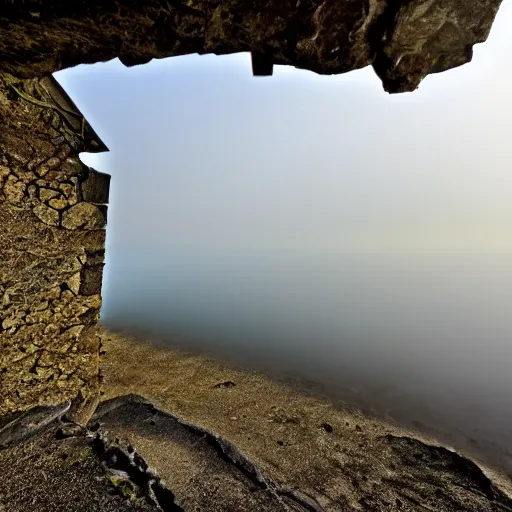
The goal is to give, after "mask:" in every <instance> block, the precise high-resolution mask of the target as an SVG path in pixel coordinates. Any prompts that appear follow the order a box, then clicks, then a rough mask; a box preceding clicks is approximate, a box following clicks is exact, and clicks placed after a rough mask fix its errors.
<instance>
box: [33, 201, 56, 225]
mask: <svg viewBox="0 0 512 512" xmlns="http://www.w3.org/2000/svg"><path fill="white" fill-rule="evenodd" d="M32 211H33V212H34V215H35V216H36V217H37V218H38V219H39V220H40V221H41V222H44V223H45V224H48V225H49V226H58V225H59V212H58V211H56V210H54V209H53V208H49V207H48V206H46V205H44V204H38V205H37V206H36V207H35V208H34V209H33V210H32Z"/></svg>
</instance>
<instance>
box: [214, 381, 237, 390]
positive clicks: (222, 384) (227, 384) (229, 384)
mask: <svg viewBox="0 0 512 512" xmlns="http://www.w3.org/2000/svg"><path fill="white" fill-rule="evenodd" d="M235 386H236V384H235V383H234V382H233V381H231V380H227V381H225V382H219V383H218V384H215V386H213V387H214V388H216V389H219V388H234V387H235Z"/></svg>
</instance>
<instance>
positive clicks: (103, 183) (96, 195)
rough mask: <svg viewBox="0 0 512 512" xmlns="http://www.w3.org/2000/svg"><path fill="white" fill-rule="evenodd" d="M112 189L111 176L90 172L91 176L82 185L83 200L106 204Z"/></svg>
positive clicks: (91, 170)
mask: <svg viewBox="0 0 512 512" xmlns="http://www.w3.org/2000/svg"><path fill="white" fill-rule="evenodd" d="M109 188H110V175H108V174H104V173H102V172H98V171H95V170H94V169H90V170H89V176H88V177H87V179H86V180H85V181H84V182H83V183H82V199H83V200H84V201H86V202H88V203H95V204H106V203H108V195H109Z"/></svg>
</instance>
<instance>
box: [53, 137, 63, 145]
mask: <svg viewBox="0 0 512 512" xmlns="http://www.w3.org/2000/svg"><path fill="white" fill-rule="evenodd" d="M64 140H65V139H64V137H63V136H62V135H61V136H60V137H55V138H53V139H52V144H53V145H54V146H60V145H61V144H62V143H63V142H64Z"/></svg>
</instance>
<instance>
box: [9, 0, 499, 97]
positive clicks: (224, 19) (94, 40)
mask: <svg viewBox="0 0 512 512" xmlns="http://www.w3.org/2000/svg"><path fill="white" fill-rule="evenodd" d="M500 3H501V0H183V1H181V2H180V1H178V0H144V1H142V0H75V1H70V0H0V72H7V73H10V74H12V75H15V76H17V77H19V78H31V77H40V76H43V75H48V74H50V73H53V72H55V71H58V70H60V69H63V68H67V67H70V66H75V65H77V64H83V63H93V62H99V61H106V60H109V59H112V58H115V57H119V59H120V60H121V61H122V62H123V63H124V64H125V65H127V66H132V65H136V64H142V63H146V62H148V61H150V60H151V59H153V58H163V57H169V56H173V55H184V54H189V53H199V54H206V53H214V54H219V55H220V54H228V53H235V52H251V54H252V62H253V72H254V74H255V75H271V74H272V66H273V65H274V64H286V65H291V66H295V67H298V68H303V69H309V70H311V71H314V72H317V73H321V74H337V73H345V72H347V71H351V70H353V69H359V68H362V67H365V66H368V65H372V66H373V68H374V70H375V72H376V73H377V75H378V76H379V77H380V78H381V80H382V82H383V86H384V89H385V90H386V91H388V92H390V93H397V92H406V91H413V90H415V89H416V88H417V87H418V85H419V84H420V82H421V80H422V79H423V78H424V77H425V76H426V75H428V74H429V73H437V72H441V71H445V70H448V69H450V68H453V67H456V66H460V65H461V64H465V63H467V62H469V61H470V60H471V57H472V48H473V45H474V44H476V43H481V42H484V41H485V40H486V39H487V36H488V35H489V31H490V29H491V26H492V23H493V21H494V18H495V16H496V13H497V11H498V8H499V6H500Z"/></svg>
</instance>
